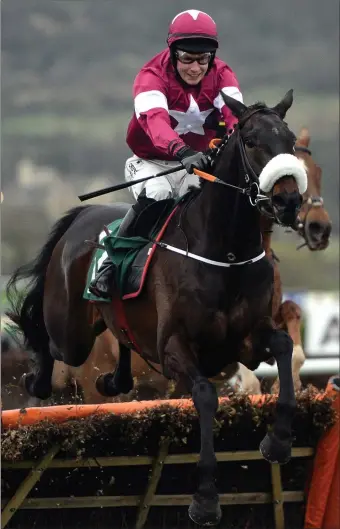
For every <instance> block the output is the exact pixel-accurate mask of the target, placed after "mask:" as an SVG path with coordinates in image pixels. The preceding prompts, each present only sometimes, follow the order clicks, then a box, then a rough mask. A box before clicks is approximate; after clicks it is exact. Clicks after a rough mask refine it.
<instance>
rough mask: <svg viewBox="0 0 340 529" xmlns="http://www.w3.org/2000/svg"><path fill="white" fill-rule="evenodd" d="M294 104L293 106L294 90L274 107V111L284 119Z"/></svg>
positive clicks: (289, 91)
mask: <svg viewBox="0 0 340 529" xmlns="http://www.w3.org/2000/svg"><path fill="white" fill-rule="evenodd" d="M292 104H293V88H291V89H290V90H288V92H287V93H286V95H285V96H284V98H283V99H281V101H280V103H278V104H277V105H276V106H275V107H273V109H272V110H274V111H275V112H277V113H278V115H279V116H280V118H281V119H284V117H285V115H286V113H287V111H288V110H289V109H290V107H291V106H292Z"/></svg>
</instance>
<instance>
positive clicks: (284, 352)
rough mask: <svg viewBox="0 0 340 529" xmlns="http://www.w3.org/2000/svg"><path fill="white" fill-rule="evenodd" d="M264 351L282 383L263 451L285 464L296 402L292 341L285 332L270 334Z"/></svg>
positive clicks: (272, 331) (261, 447) (267, 456)
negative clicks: (272, 358)
mask: <svg viewBox="0 0 340 529" xmlns="http://www.w3.org/2000/svg"><path fill="white" fill-rule="evenodd" d="M265 347H266V348H269V349H270V353H271V354H272V355H273V357H274V358H275V359H276V362H277V368H278V372H279V379H280V392H279V397H278V401H277V405H276V419H275V422H274V427H273V430H272V431H271V432H269V433H267V435H266V436H265V438H264V439H263V441H262V442H261V444H260V450H261V453H262V455H263V457H264V458H265V459H267V460H268V461H270V462H271V463H280V464H283V463H286V462H287V461H289V459H290V456H291V446H292V420H293V416H294V413H295V410H296V399H295V392H294V385H293V377H292V352H293V340H292V339H291V337H290V336H289V335H288V334H287V333H286V332H285V331H283V330H270V331H268V334H267V339H266V340H265Z"/></svg>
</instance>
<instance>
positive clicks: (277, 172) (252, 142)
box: [222, 90, 307, 227]
mask: <svg viewBox="0 0 340 529" xmlns="http://www.w3.org/2000/svg"><path fill="white" fill-rule="evenodd" d="M222 97H223V99H224V102H225V103H226V105H227V106H228V107H229V108H230V109H231V111H232V112H233V114H234V115H235V116H236V117H237V118H238V120H239V123H238V126H237V127H236V129H235V133H234V134H233V136H234V135H235V134H236V135H237V134H238V135H239V138H240V143H241V144H243V145H244V149H243V152H242V149H240V151H241V162H242V163H243V165H244V166H245V167H246V169H247V173H248V174H247V176H248V178H249V179H250V181H251V180H253V183H255V184H257V185H258V186H259V188H260V190H261V191H262V192H264V193H266V195H267V196H266V197H264V196H263V195H262V197H259V198H260V199H259V200H258V206H260V210H261V212H262V213H264V214H267V215H269V216H270V217H271V218H273V219H274V220H275V221H276V222H277V223H278V224H282V225H285V226H291V227H293V226H294V225H296V221H297V216H298V212H299V209H300V207H301V203H302V194H303V193H305V192H306V189H307V174H306V168H305V166H304V163H303V161H301V160H299V159H297V158H296V156H294V145H295V140H296V138H295V135H294V134H293V132H292V131H291V130H290V129H289V128H288V126H287V123H285V121H284V118H285V115H286V112H287V111H288V109H289V108H290V107H291V105H292V103H293V91H292V90H289V91H288V92H287V94H286V95H285V96H284V98H283V99H282V100H281V101H280V102H279V103H278V104H277V105H276V106H274V107H273V108H270V107H267V106H266V105H265V104H264V103H256V104H255V105H252V106H251V107H247V106H245V105H244V104H243V103H240V102H239V101H236V100H235V99H233V98H230V97H228V96H225V95H224V94H223V93H222ZM236 141H237V140H236Z"/></svg>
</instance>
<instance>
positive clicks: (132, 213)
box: [89, 197, 154, 299]
mask: <svg viewBox="0 0 340 529" xmlns="http://www.w3.org/2000/svg"><path fill="white" fill-rule="evenodd" d="M152 202H154V200H153V199H148V198H147V197H142V198H141V200H139V199H138V201H137V202H136V204H134V205H133V206H132V207H131V208H130V209H129V211H128V212H127V214H126V215H125V217H124V218H123V220H122V222H121V225H120V226H119V229H118V232H117V234H116V237H128V236H129V235H130V233H129V231H130V228H131V227H132V226H133V224H134V221H135V220H136V218H137V217H138V215H139V214H140V213H141V212H142V211H143V209H144V208H145V207H146V206H148V205H150V204H151V203H152ZM114 273H115V265H114V264H113V262H112V261H111V259H110V257H107V258H106V259H105V261H104V262H103V263H102V265H101V267H100V268H99V270H98V273H97V276H96V277H95V278H94V279H93V280H92V281H91V283H90V285H89V290H90V292H92V294H95V295H96V296H98V297H101V298H104V299H105V298H106V299H108V298H110V297H111V291H112V286H113V283H114Z"/></svg>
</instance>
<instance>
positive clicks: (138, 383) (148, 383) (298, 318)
mask: <svg viewBox="0 0 340 529" xmlns="http://www.w3.org/2000/svg"><path fill="white" fill-rule="evenodd" d="M295 156H297V157H298V158H300V159H302V160H303V162H304V164H305V166H306V169H307V179H308V186H307V190H306V191H305V193H304V194H303V205H302V207H301V209H300V212H299V217H298V219H297V223H296V226H295V227H294V230H295V231H298V233H299V234H300V235H301V236H302V238H303V239H304V241H305V245H306V246H307V247H308V248H309V249H310V250H312V251H322V250H324V249H325V248H327V246H328V244H329V237H330V233H331V227H332V224H331V220H330V217H329V214H328V212H327V210H326V209H325V205H324V202H323V199H322V196H321V181H322V171H321V168H320V166H319V165H318V164H317V163H316V162H315V160H314V158H313V157H312V152H311V150H310V134H309V131H308V129H307V128H306V127H302V128H301V130H300V132H299V134H298V136H297V139H296V142H295ZM273 225H274V221H273V219H268V218H267V217H262V220H261V233H262V237H263V249H264V250H265V252H266V254H267V256H268V258H269V259H272V262H273V266H274V294H273V301H272V316H273V318H274V320H275V322H276V324H277V325H278V326H279V328H281V329H284V330H286V331H287V332H288V334H289V335H290V337H291V338H292V340H293V344H294V347H293V355H292V374H293V384H294V390H295V391H298V390H299V389H301V385H302V382H301V378H300V370H301V367H302V366H303V364H304V362H305V354H304V350H303V344H302V338H301V323H302V314H301V308H300V307H299V306H298V305H297V304H296V303H295V302H294V301H291V300H286V301H285V302H284V303H282V281H281V275H280V267H279V262H278V259H277V258H274V257H273V252H272V232H273V227H274V226H273ZM301 246H302V245H300V247H301ZM118 360H119V343H118V340H117V338H116V337H115V336H114V335H113V334H112V333H111V331H109V330H106V331H104V332H103V333H102V334H100V335H99V336H98V338H97V339H96V341H95V344H94V346H93V348H92V351H91V353H90V355H89V357H88V358H87V360H86V362H85V363H84V364H83V365H82V366H81V367H77V368H74V367H71V366H67V365H65V364H64V363H63V362H56V363H55V364H54V371H53V377H52V385H53V387H54V389H55V387H57V388H58V389H59V391H64V390H65V388H68V387H69V386H70V382H71V381H74V383H73V387H77V388H81V390H82V395H83V399H84V402H85V403H87V404H98V403H102V402H109V401H112V400H117V398H119V400H121V399H122V398H123V399H124V400H126V399H129V400H132V399H135V398H137V399H138V400H144V399H155V398H167V396H170V395H171V394H172V395H174V396H180V395H181V393H180V392H178V391H176V390H175V387H174V385H173V384H172V383H171V382H169V381H168V380H167V379H166V378H165V377H164V376H163V375H162V374H160V373H159V372H157V371H155V370H154V369H153V368H152V367H150V366H148V365H147V363H146V362H145V361H144V360H143V359H142V357H141V356H139V355H138V354H137V353H136V352H134V351H132V353H131V371H132V375H133V378H134V391H131V392H130V393H129V394H128V395H123V394H121V395H120V396H119V397H107V396H106V395H101V394H99V392H98V390H97V388H96V377H95V376H94V375H95V374H96V373H106V372H114V370H115V368H116V366H117V363H118ZM21 374H22V373H21ZM230 374H231V375H233V374H234V368H233V370H232V372H231V373H230V368H229V371H228V370H227V371H226V372H224V371H222V372H221V373H220V374H219V375H218V376H217V377H214V378H213V379H212V382H214V383H215V384H216V385H217V389H218V391H219V393H220V394H221V392H227V393H228V392H230V391H233V392H235V391H246V392H249V393H252V394H259V393H261V386H260V381H259V380H258V378H257V377H256V375H255V373H253V371H250V370H249V369H247V368H246V367H245V366H243V365H242V364H239V365H238V369H237V372H236V373H235V375H234V376H232V378H231V379H230V378H229V377H230ZM17 380H19V377H18V376H17ZM278 388H279V385H278V380H276V381H275V383H274V384H273V386H272V388H271V391H272V392H273V393H278Z"/></svg>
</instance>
